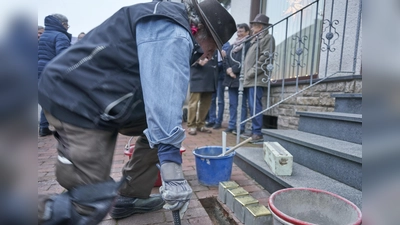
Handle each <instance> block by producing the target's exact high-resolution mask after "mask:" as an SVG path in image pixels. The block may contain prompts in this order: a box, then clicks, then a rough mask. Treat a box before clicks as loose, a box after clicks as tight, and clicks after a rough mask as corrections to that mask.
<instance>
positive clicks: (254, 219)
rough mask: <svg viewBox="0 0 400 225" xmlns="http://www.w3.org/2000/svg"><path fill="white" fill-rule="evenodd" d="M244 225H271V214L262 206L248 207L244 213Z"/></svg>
mask: <svg viewBox="0 0 400 225" xmlns="http://www.w3.org/2000/svg"><path fill="white" fill-rule="evenodd" d="M244 217H245V221H244V223H245V224H246V225H272V224H273V222H272V214H271V212H270V211H269V210H268V209H267V208H266V207H265V206H263V205H260V204H258V205H250V206H248V207H246V211H245V216H244Z"/></svg>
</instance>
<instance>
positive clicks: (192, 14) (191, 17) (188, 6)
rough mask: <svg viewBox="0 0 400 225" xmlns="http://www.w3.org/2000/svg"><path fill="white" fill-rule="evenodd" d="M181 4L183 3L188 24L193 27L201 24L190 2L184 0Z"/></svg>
mask: <svg viewBox="0 0 400 225" xmlns="http://www.w3.org/2000/svg"><path fill="white" fill-rule="evenodd" d="M183 3H185V7H186V12H187V15H188V17H189V23H190V24H193V25H195V26H198V25H199V24H201V20H200V16H199V15H197V12H196V9H195V8H194V5H193V2H192V0H184V1H183Z"/></svg>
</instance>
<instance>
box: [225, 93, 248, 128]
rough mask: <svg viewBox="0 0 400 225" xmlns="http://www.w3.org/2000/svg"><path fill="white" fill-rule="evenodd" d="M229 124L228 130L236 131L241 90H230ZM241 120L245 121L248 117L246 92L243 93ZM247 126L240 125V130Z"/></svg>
mask: <svg viewBox="0 0 400 225" xmlns="http://www.w3.org/2000/svg"><path fill="white" fill-rule="evenodd" d="M228 94H229V123H228V128H229V129H234V130H236V120H237V112H238V104H239V88H229V90H228ZM241 110H242V112H241V116H240V117H241V120H240V121H243V120H245V119H246V117H247V104H246V92H243V101H242V107H241ZM244 125H245V124H240V130H244V128H245V127H244Z"/></svg>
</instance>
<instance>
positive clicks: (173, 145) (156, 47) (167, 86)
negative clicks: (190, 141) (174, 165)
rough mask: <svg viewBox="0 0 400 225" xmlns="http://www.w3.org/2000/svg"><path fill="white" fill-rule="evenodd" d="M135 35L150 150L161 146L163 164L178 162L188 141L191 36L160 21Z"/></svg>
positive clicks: (145, 24) (139, 26)
mask: <svg viewBox="0 0 400 225" xmlns="http://www.w3.org/2000/svg"><path fill="white" fill-rule="evenodd" d="M136 33H137V35H136V42H137V47H138V58H139V65H140V79H141V84H142V89H143V98H144V103H145V110H146V117H147V125H148V128H147V129H146V130H145V131H144V134H145V135H146V136H147V139H148V141H149V144H150V147H151V148H153V147H154V145H158V146H159V158H160V162H161V163H162V161H164V160H167V161H176V160H175V159H176V157H177V156H179V157H180V153H179V148H180V147H181V144H182V141H183V140H184V139H185V131H184V130H183V128H182V107H183V103H184V101H185V98H186V94H187V89H188V86H189V77H190V63H189V61H190V57H191V54H192V50H193V43H192V40H191V36H190V34H189V32H188V31H187V30H185V29H184V28H183V27H181V26H179V25H178V24H175V23H173V22H171V21H169V20H167V19H160V18H151V19H143V20H142V21H141V22H140V23H138V24H137V26H136ZM163 146H168V147H166V148H163ZM163 149H165V150H166V151H165V152H162V151H163ZM160 151H161V152H162V153H160Z"/></svg>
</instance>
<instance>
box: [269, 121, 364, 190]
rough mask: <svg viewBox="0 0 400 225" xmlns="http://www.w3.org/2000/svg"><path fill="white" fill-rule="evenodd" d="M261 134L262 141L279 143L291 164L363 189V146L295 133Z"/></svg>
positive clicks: (300, 132)
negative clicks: (288, 154) (291, 159)
mask: <svg viewBox="0 0 400 225" xmlns="http://www.w3.org/2000/svg"><path fill="white" fill-rule="evenodd" d="M262 133H263V135H264V141H276V142H279V144H281V145H282V146H283V147H284V148H285V149H286V150H287V151H288V152H290V154H292V155H293V161H294V162H296V163H299V164H301V165H303V166H306V167H308V168H310V169H312V170H314V171H317V172H319V173H322V174H324V175H326V176H328V177H331V178H332V179H335V180H337V181H339V182H342V183H345V184H347V185H349V186H352V187H354V188H356V189H358V190H362V145H360V144H355V143H351V142H347V141H341V140H337V139H333V138H328V137H324V136H320V135H316V134H310V133H306V132H303V131H298V130H275V129H263V130H262Z"/></svg>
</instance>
